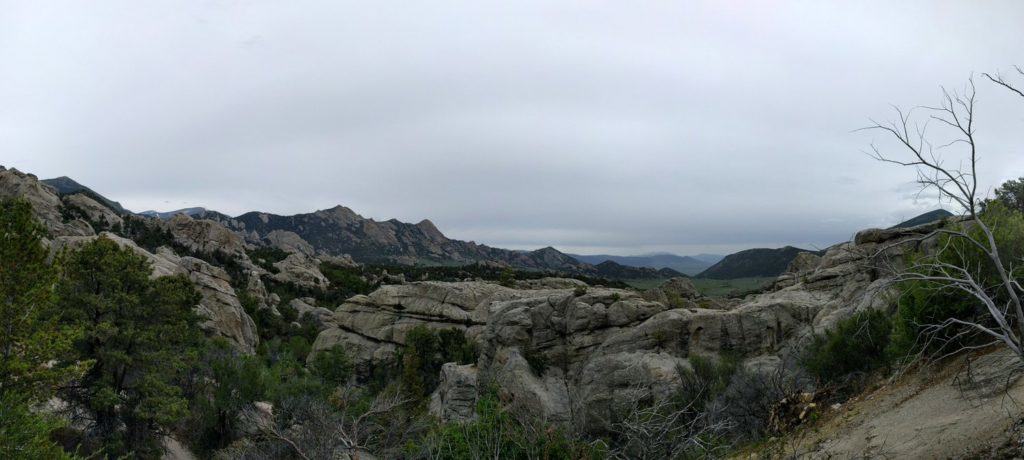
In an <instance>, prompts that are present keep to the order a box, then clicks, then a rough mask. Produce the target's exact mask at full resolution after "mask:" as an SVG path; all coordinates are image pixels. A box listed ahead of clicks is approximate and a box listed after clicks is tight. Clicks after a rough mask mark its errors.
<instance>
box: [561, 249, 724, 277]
mask: <svg viewBox="0 0 1024 460" xmlns="http://www.w3.org/2000/svg"><path fill="white" fill-rule="evenodd" d="M569 255H570V256H572V257H573V258H574V259H576V260H578V261H580V262H586V263H588V264H592V265H598V264H600V263H602V262H605V261H612V262H615V263H617V264H621V265H625V266H629V267H649V268H654V269H661V268H669V269H672V270H675V271H677V272H679V273H683V274H686V275H696V274H698V273H700V272H702V271H704V270H706V269H707V268H708V267H710V266H712V265H714V264H715V263H716V262H718V261H720V260H722V258H723V257H725V256H718V255H712V254H701V255H700V256H702V257H703V259H701V258H698V256H677V255H675V254H667V253H659V254H649V255H641V256H613V255H608V254H600V255H580V254H569Z"/></svg>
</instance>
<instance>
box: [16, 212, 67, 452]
mask: <svg viewBox="0 0 1024 460" xmlns="http://www.w3.org/2000/svg"><path fill="white" fill-rule="evenodd" d="M45 234H46V230H45V229H44V228H43V226H42V225H40V224H39V223H38V222H37V221H36V220H35V217H34V216H33V214H32V206H31V205H29V204H28V203H27V202H25V201H22V200H4V201H0V458H5V459H8V458H9V459H21V458H24V459H31V458H65V457H66V455H65V454H64V453H63V451H62V450H61V449H60V447H59V446H57V445H56V444H55V443H53V442H52V441H51V440H50V432H51V431H53V430H54V429H55V428H58V427H59V426H60V423H59V422H58V421H57V420H56V419H54V418H52V417H49V416H46V415H41V414H37V413H33V412H32V411H30V410H29V406H30V405H32V404H35V403H38V402H41V401H44V400H46V399H48V398H50V397H51V396H53V394H54V392H55V391H56V387H57V386H58V385H60V384H61V383H63V382H64V381H66V380H68V379H70V378H73V377H75V376H76V375H77V370H78V368H79V367H80V366H75V365H73V364H71V363H68V362H64V361H61V360H62V359H64V358H65V357H66V356H67V355H68V352H69V350H70V345H71V341H72V339H73V338H74V334H73V331H72V330H70V329H69V328H66V327H61V326H60V325H59V324H58V316H59V315H58V312H57V310H56V309H55V305H54V294H53V286H54V282H55V279H56V277H55V273H54V270H53V269H52V268H51V267H50V266H49V265H48V264H47V254H48V251H47V250H46V248H45V247H44V246H43V244H42V238H43V236H44V235H45Z"/></svg>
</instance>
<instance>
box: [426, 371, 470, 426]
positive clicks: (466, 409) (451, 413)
mask: <svg viewBox="0 0 1024 460" xmlns="http://www.w3.org/2000/svg"><path fill="white" fill-rule="evenodd" d="M477 373H478V372H477V369H476V365H474V364H465V365H459V364H456V363H446V364H445V365H443V366H441V375H440V385H439V386H438V389H437V391H435V392H434V394H432V395H431V396H430V414H431V415H433V416H435V417H437V418H439V419H440V420H441V421H443V422H464V421H467V420H472V419H474V418H476V400H477Z"/></svg>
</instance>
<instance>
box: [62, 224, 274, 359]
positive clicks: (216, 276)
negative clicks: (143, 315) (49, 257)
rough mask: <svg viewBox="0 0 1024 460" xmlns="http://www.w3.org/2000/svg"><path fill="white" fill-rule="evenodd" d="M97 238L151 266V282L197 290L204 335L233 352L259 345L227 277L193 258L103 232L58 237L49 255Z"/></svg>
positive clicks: (249, 320)
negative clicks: (177, 281)
mask: <svg viewBox="0 0 1024 460" xmlns="http://www.w3.org/2000/svg"><path fill="white" fill-rule="evenodd" d="M96 238H107V239H109V240H111V241H114V242H115V243H117V244H118V245H119V246H121V247H122V248H127V249H130V250H132V251H133V252H135V253H136V254H139V255H141V256H143V257H145V258H146V259H147V260H149V261H150V263H151V264H152V270H153V272H152V274H151V276H152V277H154V278H158V277H161V276H173V275H185V276H186V277H188V279H189V280H191V281H192V284H193V285H194V286H195V287H196V290H198V291H199V293H200V294H202V299H201V300H200V301H199V305H196V307H195V308H196V311H197V312H198V313H199V314H200V316H201V317H203V318H204V322H203V323H202V324H201V325H200V326H201V327H202V328H203V330H204V331H206V332H207V334H209V335H212V336H218V337H223V338H225V339H226V340H227V341H228V342H229V343H231V344H232V345H233V346H234V347H235V348H236V349H238V350H239V351H241V352H242V353H246V354H254V353H255V352H256V345H257V344H258V343H259V335H258V334H257V332H256V323H255V322H254V321H253V320H252V318H250V317H249V315H247V314H246V313H245V310H244V309H243V308H242V304H241V303H239V301H238V297H237V296H236V294H235V291H234V290H233V289H232V288H231V284H230V280H231V278H230V276H228V274H227V272H225V271H224V269H222V268H220V267H215V266H213V265H210V264H209V263H207V262H205V261H202V260H200V259H196V258H194V257H179V256H178V255H176V254H174V252H173V251H171V250H170V249H169V248H166V247H162V248H160V249H158V250H157V252H156V254H153V253H151V252H149V251H146V250H145V249H143V248H140V247H138V246H137V245H136V244H135V242H133V241H131V240H129V239H125V238H121V237H119V236H117V235H114V234H112V233H108V232H104V233H102V234H101V235H99V236H77V237H76V236H70V237H58V238H56V239H55V240H54V242H53V244H52V245H51V250H52V251H60V250H62V249H64V248H71V249H74V248H77V247H81V246H83V245H85V244H87V243H89V242H90V241H93V240H95V239H96Z"/></svg>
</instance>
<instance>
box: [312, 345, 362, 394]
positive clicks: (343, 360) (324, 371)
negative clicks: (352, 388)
mask: <svg viewBox="0 0 1024 460" xmlns="http://www.w3.org/2000/svg"><path fill="white" fill-rule="evenodd" d="M310 368H311V369H312V371H313V374H314V375H316V376H318V377H320V378H321V379H322V380H323V381H324V383H327V384H330V385H334V386H338V385H343V384H345V383H346V382H348V381H349V379H350V378H351V377H352V371H353V366H352V361H351V360H350V359H349V358H348V355H347V354H346V353H345V349H344V348H342V347H341V346H340V345H336V346H334V347H332V348H329V349H326V350H321V351H319V352H317V354H316V356H315V357H314V358H313V362H312V363H310Z"/></svg>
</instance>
